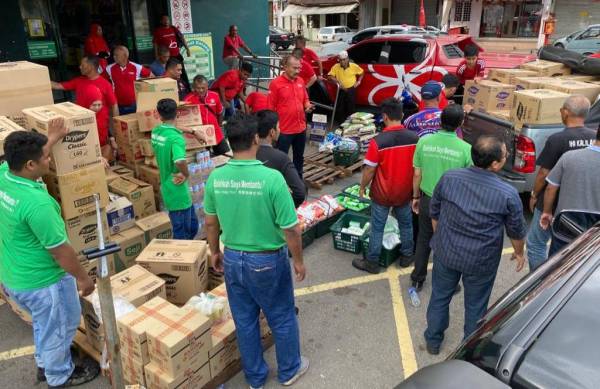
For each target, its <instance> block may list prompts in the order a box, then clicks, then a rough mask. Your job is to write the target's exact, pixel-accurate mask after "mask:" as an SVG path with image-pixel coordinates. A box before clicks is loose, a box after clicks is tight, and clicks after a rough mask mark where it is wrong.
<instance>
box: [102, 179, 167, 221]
mask: <svg viewBox="0 0 600 389" xmlns="http://www.w3.org/2000/svg"><path fill="white" fill-rule="evenodd" d="M108 187H109V189H110V190H111V192H114V193H116V194H119V195H121V196H125V197H127V198H128V199H129V201H131V204H133V213H134V214H135V218H136V219H142V218H144V217H146V216H150V215H153V214H155V213H156V204H155V203H154V189H153V188H152V186H151V185H150V184H148V183H146V182H144V181H140V180H137V179H135V178H131V177H121V178H117V179H116V180H114V181H113V182H111V183H110V184H109V185H108Z"/></svg>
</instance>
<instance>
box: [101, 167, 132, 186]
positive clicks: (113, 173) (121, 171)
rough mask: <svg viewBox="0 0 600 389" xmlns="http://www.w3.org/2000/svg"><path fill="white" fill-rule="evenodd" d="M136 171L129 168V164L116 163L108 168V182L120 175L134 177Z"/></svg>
mask: <svg viewBox="0 0 600 389" xmlns="http://www.w3.org/2000/svg"><path fill="white" fill-rule="evenodd" d="M133 176H134V171H133V170H131V169H129V168H128V167H127V166H123V165H118V164H117V165H115V166H111V167H110V168H109V169H108V170H106V183H107V184H108V183H109V182H112V181H113V180H115V179H116V178H119V177H133Z"/></svg>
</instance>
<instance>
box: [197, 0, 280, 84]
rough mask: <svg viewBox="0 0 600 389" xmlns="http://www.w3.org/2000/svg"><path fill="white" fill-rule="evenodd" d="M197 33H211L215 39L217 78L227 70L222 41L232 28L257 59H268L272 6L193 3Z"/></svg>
mask: <svg viewBox="0 0 600 389" xmlns="http://www.w3.org/2000/svg"><path fill="white" fill-rule="evenodd" d="M191 3H192V21H193V24H194V32H198V33H200V32H210V33H212V38H213V47H214V59H215V74H216V75H217V76H218V75H219V74H221V73H223V72H224V71H225V70H226V68H225V64H223V60H222V55H223V38H224V37H225V35H227V32H228V29H229V25H231V24H235V25H237V26H238V29H239V33H240V35H241V36H242V38H243V39H244V41H246V44H247V45H248V47H250V48H251V49H252V50H253V51H254V52H255V53H256V54H258V55H267V54H268V52H269V50H268V44H267V38H268V36H269V8H268V7H269V3H268V2H267V1H265V0H221V1H218V0H192V2H191Z"/></svg>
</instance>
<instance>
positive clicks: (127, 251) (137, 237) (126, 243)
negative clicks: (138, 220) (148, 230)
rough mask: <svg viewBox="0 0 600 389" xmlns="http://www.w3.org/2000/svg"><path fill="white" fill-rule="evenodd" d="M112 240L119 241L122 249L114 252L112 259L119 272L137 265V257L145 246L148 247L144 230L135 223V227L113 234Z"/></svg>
mask: <svg viewBox="0 0 600 389" xmlns="http://www.w3.org/2000/svg"><path fill="white" fill-rule="evenodd" d="M134 224H135V223H134ZM110 240H111V241H112V242H116V243H118V244H119V246H120V247H121V251H119V252H116V253H114V254H112V260H113V262H114V264H115V270H116V271H117V272H120V271H123V270H125V269H128V268H130V267H132V266H133V265H135V259H136V258H137V257H138V255H139V254H140V253H141V252H142V250H143V249H144V247H146V240H145V239H144V231H142V230H141V229H139V228H138V227H137V226H135V225H134V227H133V228H129V229H127V230H125V231H121V232H119V233H118V234H114V235H112V236H111V238H110Z"/></svg>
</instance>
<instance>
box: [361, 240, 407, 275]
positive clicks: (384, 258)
mask: <svg viewBox="0 0 600 389" xmlns="http://www.w3.org/2000/svg"><path fill="white" fill-rule="evenodd" d="M361 244H362V255H363V258H364V259H367V254H368V253H369V238H368V235H366V234H365V236H363V238H362V239H361ZM398 258H400V245H396V247H394V248H393V249H391V250H388V249H386V248H385V247H381V254H379V266H381V267H388V266H390V265H391V264H392V263H394V262H396V260H397V259H398Z"/></svg>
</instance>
